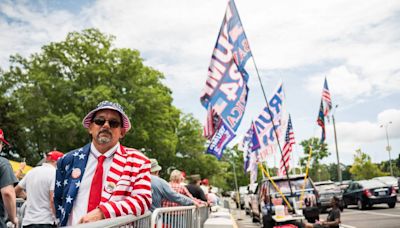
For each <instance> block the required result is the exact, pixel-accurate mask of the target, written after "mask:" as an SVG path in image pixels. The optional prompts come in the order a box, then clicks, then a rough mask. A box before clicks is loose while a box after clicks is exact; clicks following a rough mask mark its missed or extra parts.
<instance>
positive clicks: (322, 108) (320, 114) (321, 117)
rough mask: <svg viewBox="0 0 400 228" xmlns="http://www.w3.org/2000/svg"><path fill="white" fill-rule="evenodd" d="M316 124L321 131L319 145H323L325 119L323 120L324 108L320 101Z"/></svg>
mask: <svg viewBox="0 0 400 228" xmlns="http://www.w3.org/2000/svg"><path fill="white" fill-rule="evenodd" d="M317 123H318V125H319V126H321V129H322V134H321V143H323V142H324V141H325V118H324V107H323V101H322V100H321V105H320V107H319V112H318V119H317Z"/></svg>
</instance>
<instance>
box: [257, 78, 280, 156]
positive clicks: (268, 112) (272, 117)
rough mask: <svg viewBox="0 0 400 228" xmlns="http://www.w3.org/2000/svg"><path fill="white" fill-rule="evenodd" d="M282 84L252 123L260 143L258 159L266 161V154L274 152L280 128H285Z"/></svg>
mask: <svg viewBox="0 0 400 228" xmlns="http://www.w3.org/2000/svg"><path fill="white" fill-rule="evenodd" d="M283 117H284V93H283V84H282V83H280V84H279V86H278V88H277V89H276V91H275V93H274V94H273V95H272V97H271V99H269V101H268V106H265V107H264V108H263V110H262V112H261V113H260V115H259V116H258V117H257V119H256V120H255V121H254V127H255V132H256V134H257V136H258V138H259V142H260V152H259V153H260V159H261V160H262V161H265V160H266V157H267V155H268V154H272V153H274V152H275V148H276V145H277V143H278V140H279V138H280V136H281V134H282V133H281V132H282V126H285V125H286V124H285V119H284V118H283Z"/></svg>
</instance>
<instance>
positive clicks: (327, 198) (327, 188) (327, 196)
mask: <svg viewBox="0 0 400 228" xmlns="http://www.w3.org/2000/svg"><path fill="white" fill-rule="evenodd" d="M314 185H315V187H316V188H317V191H318V195H319V201H320V204H319V209H320V211H321V212H323V211H326V209H328V208H331V207H332V206H331V198H332V197H333V196H336V197H337V198H339V209H340V210H341V211H343V194H342V191H341V190H340V187H339V186H337V185H336V184H335V183H334V182H333V181H321V182H315V183H314Z"/></svg>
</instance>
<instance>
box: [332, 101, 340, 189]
mask: <svg viewBox="0 0 400 228" xmlns="http://www.w3.org/2000/svg"><path fill="white" fill-rule="evenodd" d="M337 107H339V105H335V110H334V111H336V109H337ZM333 114H334V112H332V124H333V133H334V135H335V147H336V159H337V173H338V179H339V181H340V183H342V169H341V168H340V161H339V149H338V144H337V136H336V124H335V115H333Z"/></svg>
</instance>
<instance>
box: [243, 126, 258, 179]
mask: <svg viewBox="0 0 400 228" xmlns="http://www.w3.org/2000/svg"><path fill="white" fill-rule="evenodd" d="M242 148H243V161H244V165H243V167H244V172H245V173H246V172H248V171H249V170H251V169H250V165H251V163H252V162H254V158H253V157H254V156H255V155H256V158H257V157H258V153H257V150H258V149H260V141H259V140H258V136H257V133H256V129H255V127H254V122H253V121H252V122H251V125H250V128H249V130H247V132H246V134H245V136H244V137H243V141H242ZM251 159H253V160H251Z"/></svg>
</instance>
